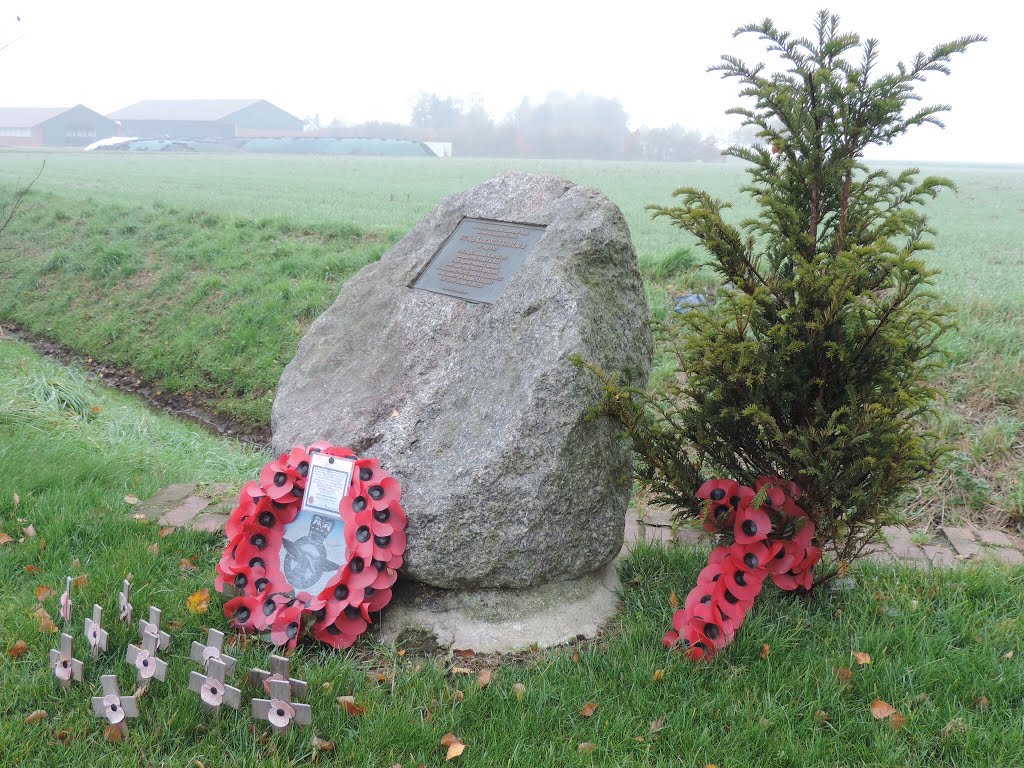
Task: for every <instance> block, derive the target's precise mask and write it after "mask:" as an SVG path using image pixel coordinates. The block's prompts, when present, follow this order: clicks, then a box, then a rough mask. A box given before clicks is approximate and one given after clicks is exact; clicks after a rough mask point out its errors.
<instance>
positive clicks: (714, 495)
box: [697, 478, 739, 504]
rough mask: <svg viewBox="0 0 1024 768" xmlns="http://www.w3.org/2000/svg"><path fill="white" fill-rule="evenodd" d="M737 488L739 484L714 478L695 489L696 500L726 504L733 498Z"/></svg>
mask: <svg viewBox="0 0 1024 768" xmlns="http://www.w3.org/2000/svg"><path fill="white" fill-rule="evenodd" d="M738 488H739V483H737V482H736V481H735V480H722V479H718V478H715V479H712V480H708V481H707V482H705V483H704V484H703V485H701V487H700V488H698V489H697V498H698V499H704V500H709V501H716V502H719V503H722V504H728V503H729V497H730V496H735V495H736V490H737V489H738Z"/></svg>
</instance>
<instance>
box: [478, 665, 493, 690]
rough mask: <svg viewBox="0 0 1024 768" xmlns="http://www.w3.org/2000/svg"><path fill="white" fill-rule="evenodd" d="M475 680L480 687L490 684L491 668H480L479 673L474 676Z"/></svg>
mask: <svg viewBox="0 0 1024 768" xmlns="http://www.w3.org/2000/svg"><path fill="white" fill-rule="evenodd" d="M476 682H477V685H479V686H480V688H481V689H484V688H486V687H487V686H488V685H490V684H491V670H489V669H481V670H480V674H479V675H477V676H476Z"/></svg>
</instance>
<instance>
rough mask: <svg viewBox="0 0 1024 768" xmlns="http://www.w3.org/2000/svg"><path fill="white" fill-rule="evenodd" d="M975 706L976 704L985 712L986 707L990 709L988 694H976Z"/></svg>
mask: <svg viewBox="0 0 1024 768" xmlns="http://www.w3.org/2000/svg"><path fill="white" fill-rule="evenodd" d="M974 706H976V707H977V708H978V709H980V710H981V711H982V712H984V711H985V710H986V709H988V696H975V697H974Z"/></svg>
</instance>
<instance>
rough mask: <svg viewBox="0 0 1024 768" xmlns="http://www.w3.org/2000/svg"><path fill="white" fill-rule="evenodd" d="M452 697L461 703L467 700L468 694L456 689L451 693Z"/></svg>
mask: <svg viewBox="0 0 1024 768" xmlns="http://www.w3.org/2000/svg"><path fill="white" fill-rule="evenodd" d="M451 697H452V698H453V699H455V701H458V702H461V701H463V700H464V699H465V698H466V693H465V691H460V690H459V689H458V688H456V689H454V690H453V691H452V692H451Z"/></svg>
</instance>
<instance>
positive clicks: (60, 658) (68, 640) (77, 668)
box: [50, 632, 84, 688]
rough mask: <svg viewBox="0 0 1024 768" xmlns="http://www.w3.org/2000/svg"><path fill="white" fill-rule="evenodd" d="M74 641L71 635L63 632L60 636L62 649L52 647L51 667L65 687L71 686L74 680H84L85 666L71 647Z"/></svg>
mask: <svg viewBox="0 0 1024 768" xmlns="http://www.w3.org/2000/svg"><path fill="white" fill-rule="evenodd" d="M73 642H74V640H73V638H72V637H71V635H69V634H68V633H67V632H63V633H61V636H60V650H59V651H58V650H57V649H56V648H51V649H50V668H51V669H52V670H53V674H54V675H56V677H57V679H58V680H60V684H61V685H62V686H64V687H65V688H70V687H71V681H72V680H77V681H78V682H82V679H83V670H84V667H83V666H82V662H80V661H79V660H78V659H76V658H75V657H74V651H73V650H72V648H71V646H72V643H73Z"/></svg>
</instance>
